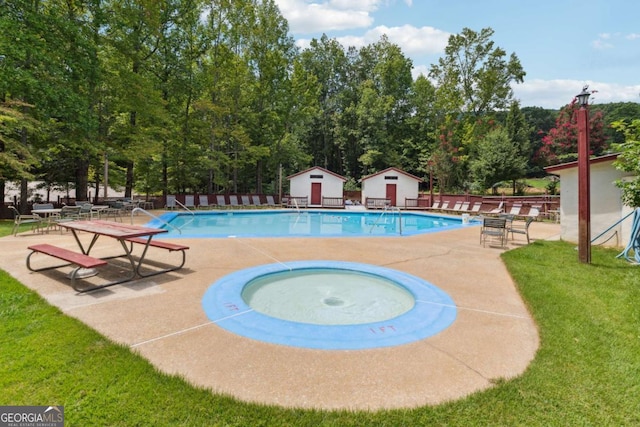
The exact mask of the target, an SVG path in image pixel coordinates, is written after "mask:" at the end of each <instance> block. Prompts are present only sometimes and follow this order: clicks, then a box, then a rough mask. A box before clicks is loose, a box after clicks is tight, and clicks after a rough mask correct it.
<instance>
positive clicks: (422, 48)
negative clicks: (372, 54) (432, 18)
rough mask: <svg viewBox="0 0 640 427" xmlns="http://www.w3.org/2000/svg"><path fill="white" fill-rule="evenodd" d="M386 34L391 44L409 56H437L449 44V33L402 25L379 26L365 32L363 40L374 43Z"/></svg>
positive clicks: (431, 28) (435, 29) (429, 28)
mask: <svg viewBox="0 0 640 427" xmlns="http://www.w3.org/2000/svg"><path fill="white" fill-rule="evenodd" d="M383 34H386V35H387V36H388V37H389V40H390V41H391V42H392V43H395V44H397V45H398V46H400V48H401V49H402V51H403V52H404V53H405V54H407V55H409V56H412V55H425V54H437V53H442V52H444V49H445V47H447V43H448V42H449V36H451V34H450V33H447V32H446V31H442V30H438V29H437V28H433V27H420V28H417V27H414V26H412V25H403V26H401V27H386V26H384V25H381V26H379V27H376V28H373V29H371V30H369V31H367V32H366V34H365V36H364V37H365V39H366V40H367V41H368V42H375V41H377V40H379V39H380V37H381V36H382V35H383Z"/></svg>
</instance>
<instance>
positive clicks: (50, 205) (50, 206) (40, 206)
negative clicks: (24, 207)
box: [31, 203, 53, 211]
mask: <svg viewBox="0 0 640 427" xmlns="http://www.w3.org/2000/svg"><path fill="white" fill-rule="evenodd" d="M39 209H53V203H34V204H33V206H32V208H31V210H32V211H37V210H39Z"/></svg>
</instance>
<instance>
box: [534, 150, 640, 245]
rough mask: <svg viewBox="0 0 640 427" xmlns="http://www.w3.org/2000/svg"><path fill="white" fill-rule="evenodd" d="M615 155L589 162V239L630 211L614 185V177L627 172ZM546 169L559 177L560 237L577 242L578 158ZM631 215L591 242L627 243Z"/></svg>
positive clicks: (615, 179)
mask: <svg viewBox="0 0 640 427" xmlns="http://www.w3.org/2000/svg"><path fill="white" fill-rule="evenodd" d="M617 157H618V155H617V154H611V155H607V156H602V157H595V158H593V159H591V160H590V162H589V172H590V173H589V187H590V190H591V191H590V197H589V200H590V202H591V203H590V207H591V209H590V210H591V218H590V223H591V239H595V238H596V237H598V235H600V234H601V233H603V232H605V231H606V230H607V229H609V228H610V227H612V226H613V225H614V224H615V223H616V222H617V221H619V220H621V219H622V218H623V217H625V216H626V215H628V214H629V213H630V212H632V211H633V209H631V208H630V207H628V206H625V205H623V204H622V192H621V190H620V189H619V188H618V187H617V186H616V185H615V181H617V180H619V179H622V178H623V177H625V176H630V174H629V173H626V172H623V171H620V170H618V169H616V168H615V167H614V166H613V162H614V161H615V160H616V158H617ZM545 170H546V171H547V172H548V173H551V174H554V175H558V176H559V177H560V191H561V193H562V194H561V197H560V237H561V238H562V240H566V241H569V242H578V162H570V163H563V164H560V165H555V166H549V167H546V168H545ZM632 219H633V218H632V216H631V217H629V218H627V219H626V220H625V221H623V222H622V223H621V224H619V225H617V226H615V227H613V228H612V229H611V230H610V231H607V232H606V233H605V234H604V235H603V236H602V237H600V238H598V239H597V240H596V241H594V244H600V243H603V242H604V241H605V240H607V239H609V238H610V237H612V236H614V234H615V235H616V237H615V238H612V239H611V240H609V241H608V242H606V243H604V244H605V245H608V246H626V245H627V243H628V242H629V239H630V234H631V223H632Z"/></svg>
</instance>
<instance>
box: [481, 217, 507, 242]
mask: <svg viewBox="0 0 640 427" xmlns="http://www.w3.org/2000/svg"><path fill="white" fill-rule="evenodd" d="M490 238H492V239H498V240H499V241H500V246H504V245H505V243H506V241H507V219H506V218H494V217H484V218H482V228H481V229H480V243H481V244H482V245H483V246H485V247H486V246H487V239H490Z"/></svg>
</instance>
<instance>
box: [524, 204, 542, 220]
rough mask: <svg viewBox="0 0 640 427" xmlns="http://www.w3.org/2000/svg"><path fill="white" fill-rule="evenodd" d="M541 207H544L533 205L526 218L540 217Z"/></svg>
mask: <svg viewBox="0 0 640 427" xmlns="http://www.w3.org/2000/svg"><path fill="white" fill-rule="evenodd" d="M540 209H542V207H541V206H531V209H529V212H527V214H526V215H525V218H533V219H538V217H539V216H540Z"/></svg>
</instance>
